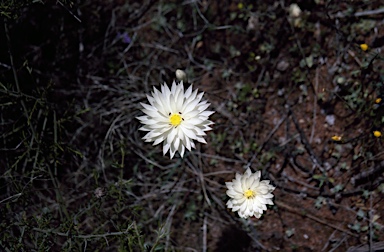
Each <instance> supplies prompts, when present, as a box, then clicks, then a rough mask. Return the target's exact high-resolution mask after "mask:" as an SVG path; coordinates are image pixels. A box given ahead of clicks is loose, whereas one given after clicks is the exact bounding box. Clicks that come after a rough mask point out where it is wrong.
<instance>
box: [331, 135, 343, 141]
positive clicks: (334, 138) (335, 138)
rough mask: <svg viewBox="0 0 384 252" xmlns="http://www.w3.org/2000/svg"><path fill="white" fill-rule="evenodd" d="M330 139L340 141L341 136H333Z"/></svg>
mask: <svg viewBox="0 0 384 252" xmlns="http://www.w3.org/2000/svg"><path fill="white" fill-rule="evenodd" d="M332 140H333V141H336V142H340V141H341V136H333V137H332Z"/></svg>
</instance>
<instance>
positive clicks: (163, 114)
mask: <svg viewBox="0 0 384 252" xmlns="http://www.w3.org/2000/svg"><path fill="white" fill-rule="evenodd" d="M197 92H198V90H197V89H196V90H195V91H192V85H190V86H189V88H188V89H187V90H186V91H185V92H184V86H183V82H180V83H179V84H177V83H176V82H175V81H174V82H173V83H172V88H171V89H169V87H168V86H167V84H166V83H164V85H162V86H161V91H159V90H157V89H156V88H153V92H152V96H150V95H147V98H148V101H149V103H150V105H149V104H145V103H140V104H141V105H142V106H143V107H144V108H143V109H142V111H143V112H144V113H145V115H143V116H139V117H137V119H139V120H140V122H141V123H142V124H144V126H142V127H141V128H140V129H139V130H143V131H149V132H148V133H147V134H146V135H145V136H144V137H143V139H144V140H145V141H146V142H154V143H153V145H156V144H159V143H161V142H163V154H164V155H165V154H166V153H167V152H168V151H169V152H170V156H171V159H172V158H173V156H174V155H175V153H176V151H178V152H179V153H180V156H181V157H183V155H184V152H185V148H187V149H188V150H189V151H190V150H191V148H195V144H194V142H193V140H196V141H198V142H201V143H207V142H206V141H205V140H204V138H203V136H205V135H206V134H205V131H207V130H211V129H212V128H211V127H209V125H211V124H213V122H211V121H210V120H208V117H209V116H210V115H212V114H213V113H214V111H205V110H206V109H207V108H208V106H209V105H210V103H208V102H207V101H201V99H202V98H203V95H204V92H201V93H199V94H197Z"/></svg>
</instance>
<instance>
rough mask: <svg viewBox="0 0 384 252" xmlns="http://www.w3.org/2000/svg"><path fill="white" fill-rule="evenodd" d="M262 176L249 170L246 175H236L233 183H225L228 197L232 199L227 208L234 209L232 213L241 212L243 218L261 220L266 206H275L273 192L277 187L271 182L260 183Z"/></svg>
mask: <svg viewBox="0 0 384 252" xmlns="http://www.w3.org/2000/svg"><path fill="white" fill-rule="evenodd" d="M260 175H261V172H260V171H257V172H255V173H252V172H251V169H249V168H248V169H247V170H246V172H245V173H244V175H240V174H238V173H236V178H235V179H233V180H232V182H226V183H225V185H226V186H227V188H228V190H227V195H228V196H229V197H231V199H230V200H229V201H228V202H227V207H228V208H232V212H235V211H239V216H240V217H241V218H248V217H251V216H255V217H256V218H260V216H261V214H262V213H263V211H266V210H267V206H266V205H267V204H269V205H273V202H272V198H273V194H272V191H273V190H275V187H274V186H272V185H270V184H269V180H261V181H260Z"/></svg>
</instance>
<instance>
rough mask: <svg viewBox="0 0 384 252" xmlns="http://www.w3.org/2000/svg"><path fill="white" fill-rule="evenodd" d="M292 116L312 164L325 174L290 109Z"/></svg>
mask: <svg viewBox="0 0 384 252" xmlns="http://www.w3.org/2000/svg"><path fill="white" fill-rule="evenodd" d="M289 110H290V112H291V115H292V121H293V123H294V124H295V127H296V130H297V131H298V132H299V133H300V139H301V142H302V143H303V144H304V147H305V149H306V150H307V151H308V153H309V157H310V158H311V160H312V162H313V163H314V164H315V165H316V166H317V167H318V168H319V169H320V170H321V172H325V170H324V168H323V167H322V165H321V161H320V160H319V158H318V157H317V156H316V155H315V152H314V151H313V149H312V147H311V145H310V144H309V142H308V139H307V137H306V136H305V134H304V132H303V131H302V130H301V128H300V126H299V123H298V122H297V119H296V116H295V114H294V113H293V111H292V110H291V109H289Z"/></svg>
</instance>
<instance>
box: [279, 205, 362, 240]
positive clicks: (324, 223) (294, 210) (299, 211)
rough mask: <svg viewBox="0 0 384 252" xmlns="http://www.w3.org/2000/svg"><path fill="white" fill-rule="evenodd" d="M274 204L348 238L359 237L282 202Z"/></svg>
mask: <svg viewBox="0 0 384 252" xmlns="http://www.w3.org/2000/svg"><path fill="white" fill-rule="evenodd" d="M275 204H276V205H277V206H279V207H282V208H285V209H286V210H288V211H290V212H292V213H296V214H299V215H301V216H303V217H307V218H309V219H311V220H314V221H316V222H318V223H320V224H323V225H326V226H329V227H331V228H333V229H336V230H338V231H341V232H343V233H346V234H348V235H350V236H353V237H359V235H357V234H353V233H351V232H349V231H348V230H345V229H343V228H341V227H338V226H336V225H333V224H331V223H329V222H326V221H324V220H322V219H320V218H318V217H316V216H314V215H311V214H309V213H308V212H305V213H304V212H303V211H302V210H303V209H300V210H299V209H295V208H293V207H290V206H289V205H286V204H285V203H283V202H281V201H278V200H276V201H275Z"/></svg>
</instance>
